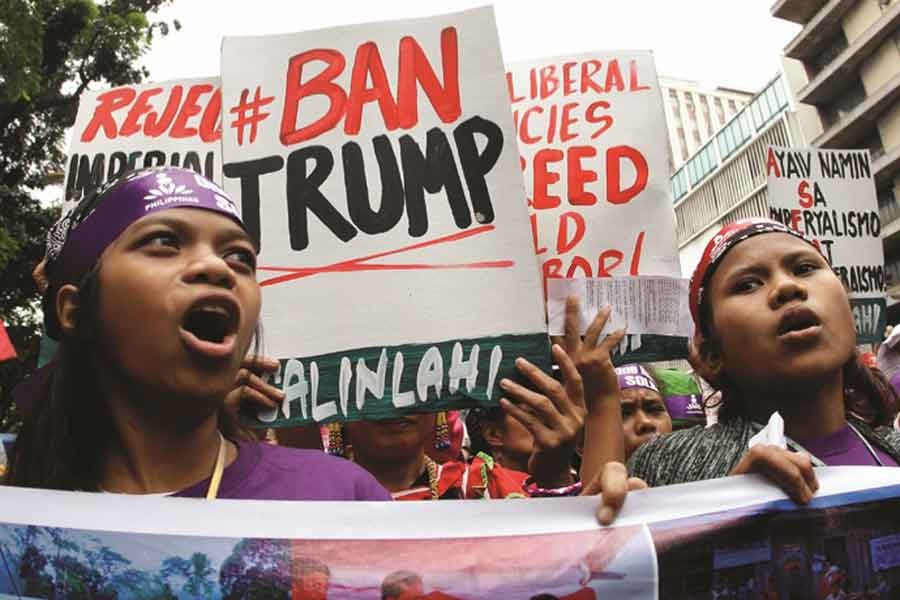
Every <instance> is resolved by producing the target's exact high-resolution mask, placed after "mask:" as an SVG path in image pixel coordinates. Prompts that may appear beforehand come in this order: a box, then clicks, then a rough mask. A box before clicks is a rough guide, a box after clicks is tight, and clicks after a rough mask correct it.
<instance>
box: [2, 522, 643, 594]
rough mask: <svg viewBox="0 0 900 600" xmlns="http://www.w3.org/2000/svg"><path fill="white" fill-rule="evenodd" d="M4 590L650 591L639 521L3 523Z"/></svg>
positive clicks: (296, 591) (191, 592)
mask: <svg viewBox="0 0 900 600" xmlns="http://www.w3.org/2000/svg"><path fill="white" fill-rule="evenodd" d="M0 558H2V561H3V562H5V564H6V566H7V567H8V568H6V569H0V596H2V597H18V598H52V597H79V598H160V599H164V598H167V599H171V598H223V599H241V600H253V599H270V598H271V599H278V598H298V599H307V600H312V599H322V600H324V599H326V598H327V599H328V600H357V599H361V600H381V599H383V598H394V599H403V598H410V599H413V598H430V599H445V600H453V599H459V600H464V599H470V598H521V599H523V600H527V599H529V598H534V597H536V596H537V597H540V598H545V597H551V598H560V599H566V600H595V599H599V598H607V597H610V594H612V595H614V596H616V597H624V596H630V597H652V596H653V594H654V591H655V581H654V577H653V575H654V570H655V565H654V553H653V548H652V542H651V539H650V535H649V533H648V531H647V528H646V527H643V526H635V527H622V528H615V529H606V530H595V531H583V532H576V533H560V534H547V535H530V536H503V537H486V538H458V539H418V540H352V539H351V540H297V539H294V540H292V539H282V538H241V539H235V538H227V537H195V536H177V535H154V534H125V533H118V532H105V531H100V530H77V529H64V528H54V527H41V526H34V525H12V524H0Z"/></svg>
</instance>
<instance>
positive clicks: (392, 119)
mask: <svg viewBox="0 0 900 600" xmlns="http://www.w3.org/2000/svg"><path fill="white" fill-rule="evenodd" d="M370 76H371V78H372V87H366V83H367V82H368V80H369V77H370ZM376 100H377V101H378V108H379V109H380V110H381V118H382V119H384V124H385V126H386V127H387V129H388V131H393V130H395V129H397V121H398V117H397V104H396V102H394V96H393V95H392V94H391V86H390V84H389V83H388V80H387V74H386V73H385V72H384V63H382V62H381V54H379V53H378V46H376V45H375V43H374V42H366V43H365V44H363V45H361V46H360V47H359V48H357V49H356V58H355V59H354V61H353V75H352V77H351V80H350V94H349V96H348V97H347V117H346V120H345V121H344V133H346V134H347V135H356V134H357V133H359V128H360V123H361V121H362V110H363V105H364V104H366V103H367V102H373V101H376Z"/></svg>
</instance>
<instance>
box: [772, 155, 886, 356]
mask: <svg viewBox="0 0 900 600" xmlns="http://www.w3.org/2000/svg"><path fill="white" fill-rule="evenodd" d="M766 174H767V176H768V184H769V214H770V217H771V218H772V219H774V220H776V221H780V222H782V223H784V224H785V225H788V226H789V227H792V228H794V229H795V230H797V231H800V232H802V233H803V234H804V235H806V236H807V237H808V238H809V239H811V240H813V241H814V242H815V243H816V244H817V245H818V247H819V249H820V250H821V251H822V253H823V254H824V255H825V257H826V258H827V259H828V262H829V263H831V267H832V268H833V269H834V271H835V273H836V274H837V275H838V277H840V278H841V281H843V283H844V286H845V287H846V288H847V290H848V291H849V294H850V304H851V306H852V307H853V319H854V322H855V323H856V335H857V341H858V342H859V343H878V342H880V341H881V340H882V339H884V329H885V326H886V323H887V301H886V299H885V292H886V291H887V287H886V282H885V271H884V246H883V245H882V241H881V217H880V216H879V214H878V197H877V194H876V192H875V182H874V179H873V178H872V168H871V158H870V156H869V151H868V150H820V149H816V148H801V149H797V148H779V147H775V146H770V147H769V149H768V152H767V154H766Z"/></svg>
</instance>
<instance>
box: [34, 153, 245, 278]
mask: <svg viewBox="0 0 900 600" xmlns="http://www.w3.org/2000/svg"><path fill="white" fill-rule="evenodd" d="M98 194H99V195H101V196H103V195H105V194H109V195H110V197H109V198H108V199H106V200H103V201H102V202H98V203H96V204H95V205H94V206H92V207H83V210H81V211H80V210H79V209H82V207H81V205H79V207H76V208H75V209H74V210H72V211H71V212H69V213H67V214H66V215H64V216H63V217H62V218H61V219H60V220H59V222H58V223H57V224H56V225H54V226H53V228H51V230H50V235H49V236H48V238H47V273H48V275H49V276H50V280H51V284H53V286H56V285H59V284H61V283H65V282H73V281H78V280H80V279H81V277H83V276H84V274H85V273H87V272H88V271H89V270H90V269H91V267H93V266H94V264H95V263H96V262H97V259H99V258H100V255H101V254H103V251H104V250H105V249H106V247H107V246H109V245H110V244H111V243H112V242H114V241H115V240H116V238H118V237H119V236H120V235H121V234H122V232H123V231H125V229H127V228H128V226H129V225H131V224H132V223H134V222H135V221H137V220H138V219H140V218H141V217H144V216H147V215H149V214H151V213H155V212H159V211H162V210H168V209H170V208H184V207H189V208H202V209H205V210H211V211H214V212H217V213H219V214H222V215H225V216H226V217H228V218H230V219H232V220H233V221H234V222H236V223H237V224H238V225H240V226H241V227H243V226H244V225H243V223H242V222H241V219H240V217H239V216H238V212H237V207H236V206H235V205H234V203H233V202H232V201H231V199H229V198H228V196H226V195H225V192H224V191H223V190H222V188H220V187H219V186H217V185H216V184H215V183H213V182H212V181H210V180H209V179H206V178H205V177H203V176H202V175H198V174H196V173H194V172H193V171H189V170H187V169H180V168H177V167H160V168H155V169H144V170H141V171H135V172H134V173H130V174H128V175H126V176H124V177H123V178H121V179H117V180H115V181H113V182H112V183H111V184H110V186H109V187H108V188H106V189H103V190H101V191H99V192H98ZM84 211H87V212H86V213H85V212H84Z"/></svg>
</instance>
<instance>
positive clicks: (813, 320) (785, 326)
mask: <svg viewBox="0 0 900 600" xmlns="http://www.w3.org/2000/svg"><path fill="white" fill-rule="evenodd" d="M821 324H822V322H821V321H819V318H818V317H817V316H816V314H815V313H814V312H813V311H811V310H809V309H808V308H796V309H792V310H790V311H788V312H786V313H785V314H784V316H783V317H781V320H780V321H779V322H778V336H779V337H797V336H802V335H804V334H807V333H809V334H811V333H814V332H815V331H816V330H817V328H818V327H819V326H820V325H821Z"/></svg>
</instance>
